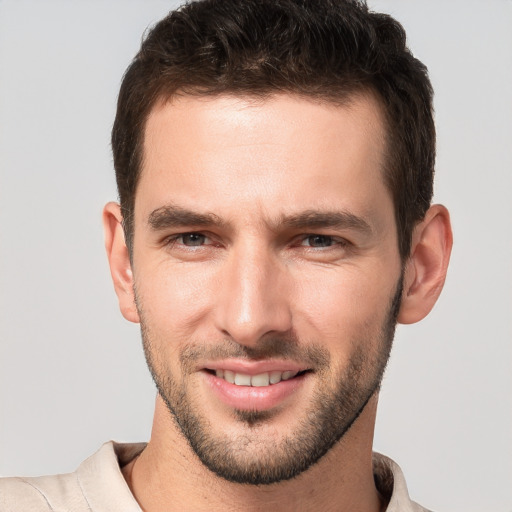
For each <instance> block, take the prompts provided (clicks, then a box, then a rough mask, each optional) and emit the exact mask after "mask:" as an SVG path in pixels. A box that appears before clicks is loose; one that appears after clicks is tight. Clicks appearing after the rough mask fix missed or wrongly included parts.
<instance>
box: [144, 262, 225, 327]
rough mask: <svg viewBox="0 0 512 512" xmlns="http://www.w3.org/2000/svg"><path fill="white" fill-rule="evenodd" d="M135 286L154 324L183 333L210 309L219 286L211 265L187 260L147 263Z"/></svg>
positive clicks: (146, 314)
mask: <svg viewBox="0 0 512 512" xmlns="http://www.w3.org/2000/svg"><path fill="white" fill-rule="evenodd" d="M135 282H136V290H137V295H138V298H139V302H140V306H141V307H142V308H143V312H144V316H145V317H146V318H147V319H148V320H150V321H151V323H152V325H153V328H157V329H158V328H159V327H158V326H161V328H162V329H165V330H167V331H169V330H171V329H172V331H171V332H172V336H173V337H176V336H179V335H180V332H181V331H186V330H188V329H190V328H191V327H193V326H194V325H196V324H197V323H198V322H199V321H200V320H201V318H203V317H204V315H205V314H206V313H207V311H208V309H209V307H210V305H211V302H212V297H214V296H215V290H218V285H217V283H216V279H215V275H214V273H213V271H212V270H211V269H208V268H204V266H203V267H202V268H201V270H200V271H198V269H197V266H194V265H190V264H187V263H177V264H173V265H169V264H166V263H163V264H159V265H153V266H151V267H146V269H145V271H144V272H143V273H141V274H136V276H135Z"/></svg>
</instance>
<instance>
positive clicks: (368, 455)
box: [123, 396, 382, 512]
mask: <svg viewBox="0 0 512 512" xmlns="http://www.w3.org/2000/svg"><path fill="white" fill-rule="evenodd" d="M376 406H377V397H376V396H374V397H373V398H372V399H371V400H370V402H369V403H368V404H367V406H366V407H365V409H364V410H363V412H362V413H361V415H360V416H359V418H358V419H357V420H356V421H355V422H354V424H353V425H352V427H351V429H350V430H349V431H348V432H347V433H346V434H345V436H344V437H343V439H342V440H341V441H339V442H338V443H337V444H336V445H335V446H334V447H333V448H332V449H331V450H330V451H329V452H328V453H327V454H326V455H325V456H324V457H322V458H321V459H320V461H318V463H317V464H315V465H314V466H312V467H311V468H309V469H308V470H307V471H305V472H304V473H302V474H300V475H299V476H298V477H296V478H293V479H291V480H286V481H283V482H279V483H275V484H271V485H260V486H255V485H247V484H237V483H232V482H229V481H227V480H224V479H223V478H220V477H218V476H217V475H215V474H214V473H212V472H211V471H210V470H209V469H207V468H206V467H205V466H204V465H203V464H202V463H201V461H200V460H199V459H198V458H197V456H196V455H195V453H194V452H193V451H192V449H191V448H190V446H189V444H188V442H187V441H186V440H185V438H184V437H183V436H182V434H181V432H179V430H178V428H177V426H176V425H175V424H174V421H173V420H172V418H171V417H170V414H169V412H168V411H167V408H166V407H165V405H164V404H163V402H162V401H161V400H160V398H157V404H156V409H155V418H154V423H153V431H152V436H151V440H150V442H149V443H148V446H147V447H146V449H145V450H144V451H143V452H142V453H141V455H140V456H139V457H138V458H137V459H135V460H134V461H132V462H131V463H130V464H128V465H127V466H125V468H123V473H124V475H125V478H126V480H127V483H128V485H129V487H130V489H131V491H132V493H133V495H134V496H135V498H136V500H137V501H138V503H139V505H140V506H141V508H142V510H143V511H144V512H158V511H161V510H165V511H174V510H176V511H178V510H179V511H188V510H190V511H197V512H201V511H203V510H205V511H206V510H208V511H211V510H227V511H230V510H233V511H234V510H246V511H248V512H257V511H263V510H265V511H266V510H269V507H270V509H271V510H280V511H294V510H305V511H307V510H311V511H313V510H315V511H316V510H325V511H330V510H333V511H334V510H336V511H353V510H360V511H365V512H366V511H367V512H378V511H379V510H380V509H381V508H382V507H381V505H382V503H381V501H380V499H379V494H378V491H377V489H376V488H375V483H374V479H373V470H372V440H373V426H374V423H375V414H376Z"/></svg>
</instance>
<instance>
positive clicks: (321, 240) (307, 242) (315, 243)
mask: <svg viewBox="0 0 512 512" xmlns="http://www.w3.org/2000/svg"><path fill="white" fill-rule="evenodd" d="M335 244H340V240H339V239H335V238H334V237H332V236H329V235H308V236H306V237H305V238H304V239H303V240H302V244H301V245H304V246H306V247H331V246H332V245H335Z"/></svg>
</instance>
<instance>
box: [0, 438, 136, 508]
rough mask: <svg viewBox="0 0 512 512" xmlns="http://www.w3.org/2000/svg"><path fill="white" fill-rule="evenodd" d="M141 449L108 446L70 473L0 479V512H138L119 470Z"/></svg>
mask: <svg viewBox="0 0 512 512" xmlns="http://www.w3.org/2000/svg"><path fill="white" fill-rule="evenodd" d="M144 447H145V444H143V443H137V444H118V443H115V442H109V443H105V444H104V445H103V446H102V447H101V448H100V449H99V450H98V451H97V452H96V453H95V454H94V455H92V456H91V457H89V458H88V459H86V460H85V461H84V462H82V464H80V466H79V467H78V469H77V470H76V471H75V472H74V473H67V474H63V475H53V476H40V477H28V478H27V477H26V478H21V477H11V478H0V512H47V511H48V512H50V511H51V512H82V511H83V512H90V511H91V510H97V511H100V510H101V511H109V512H111V511H120V512H121V511H122V512H132V511H133V512H140V508H139V507H138V504H137V502H136V501H135V499H134V498H133V496H132V495H131V493H130V490H129V489H128V486H127V485H126V482H125V480H124V478H123V476H122V473H121V468H120V466H123V465H124V464H126V463H127V462H129V461H130V460H131V459H133V457H136V456H137V455H138V454H139V453H140V452H141V451H142V450H143V449H144Z"/></svg>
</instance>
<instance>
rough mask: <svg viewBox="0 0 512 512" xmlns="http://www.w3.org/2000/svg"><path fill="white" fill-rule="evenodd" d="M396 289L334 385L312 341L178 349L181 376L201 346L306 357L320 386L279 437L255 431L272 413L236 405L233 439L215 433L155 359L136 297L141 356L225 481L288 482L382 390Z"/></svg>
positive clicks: (191, 439) (200, 453) (201, 453)
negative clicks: (373, 336)
mask: <svg viewBox="0 0 512 512" xmlns="http://www.w3.org/2000/svg"><path fill="white" fill-rule="evenodd" d="M402 286H403V276H402V277H400V279H399V281H398V284H397V287H396V291H395V294H394V296H393V297H392V300H391V301H390V305H389V308H388V311H387V314H386V317H385V320H384V322H383V323H382V325H381V328H380V332H379V334H378V338H379V339H378V341H377V343H374V340H368V339H364V338H365V335H362V337H363V339H362V340H357V341H356V342H355V344H354V346H355V347H356V349H355V351H354V353H353V354H352V355H351V358H350V360H349V361H348V364H347V366H346V368H345V370H344V371H343V372H341V374H340V375H339V378H338V379H336V385H335V387H331V388H329V389H327V386H326V385H325V381H324V382H322V381H321V377H322V375H323V374H326V373H327V371H328V369H329V366H330V357H329V353H328V352H327V351H326V350H325V349H324V348H322V347H321V346H311V345H310V346H309V347H308V348H307V349H305V348H304V347H303V346H302V345H300V344H297V340H296V339H290V338H289V337H288V338H279V339H276V338H273V339H268V340H266V341H265V342H263V344H262V346H261V347H257V348H247V347H243V346H241V345H238V344H236V343H235V342H233V341H231V340H226V346H225V347H224V348H217V349H215V348H214V349H211V348H210V349H209V348H208V346H207V345H201V344H199V345H195V346H188V347H186V348H185V349H183V351H182V353H181V354H180V363H181V369H182V372H181V375H183V376H186V375H189V374H190V371H191V370H190V369H191V368H192V367H193V366H194V361H195V360H200V359H205V355H206V354H205V351H207V352H208V356H210V357H211V356H212V355H214V354H217V355H218V356H219V357H226V356H231V357H241V356H244V357H247V358H253V359H263V358H268V357H280V358H285V359H286V358H289V359H295V360H299V361H309V362H311V364H312V365H313V366H314V367H315V372H316V374H317V375H316V376H317V378H318V380H319V381H320V382H322V383H321V384H320V385H318V386H317V387H316V390H315V391H314V394H313V396H312V399H311V401H310V402H309V403H308V404H304V408H303V411H304V412H302V411H299V412H301V413H302V419H301V420H300V421H299V422H298V424H297V425H296V427H295V428H294V429H293V430H292V431H290V432H288V433H287V434H286V435H284V436H283V435H280V436H277V435H276V436H270V435H268V432H269V431H268V430H266V431H265V432H266V433H267V435H266V436H265V437H264V441H263V440H262V439H261V438H260V436H258V431H259V430H260V429H264V428H266V427H268V424H269V423H270V422H271V421H272V417H273V416H274V414H275V412H274V411H272V410H270V411H247V410H235V411H234V418H235V419H236V420H237V421H238V422H239V423H240V424H241V425H242V426H243V430H242V432H241V433H240V434H239V435H237V436H236V437H234V436H233V435H228V434H227V433H226V432H220V433H217V432H216V430H215V429H214V428H212V427H211V425H210V422H209V420H208V419H207V418H206V417H204V416H202V415H201V411H200V410H198V408H194V401H193V398H194V392H193V390H191V389H188V387H187V385H186V379H183V380H182V382H181V383H179V382H178V381H177V380H176V379H175V378H174V377H173V375H171V373H170V371H169V369H168V368H166V367H165V366H164V365H162V364H159V361H158V356H157V354H156V353H155V351H154V350H153V347H154V343H153V340H152V335H151V331H150V329H149V326H148V324H147V323H146V322H145V321H144V314H143V307H142V305H141V304H140V302H139V301H138V302H137V305H138V308H139V314H140V317H141V331H142V339H143V346H144V353H145V356H146V361H147V363H148V367H149V369H150V372H151V375H152V377H153V380H154V381H155V384H156V386H157V389H158V392H159V394H160V396H161V397H162V399H163V400H164V402H165V404H166V406H167V409H168V410H169V412H170V415H171V417H172V418H173V420H174V422H175V424H176V425H177V427H178V429H179V431H180V432H181V433H182V434H183V436H184V438H185V439H186V440H187V442H188V443H189V445H190V447H191V448H192V450H193V451H194V452H195V454H196V455H197V457H198V458H199V460H200V461H201V462H202V463H203V464H204V465H205V466H206V467H207V468H208V469H210V470H211V471H212V472H213V473H215V474H216V475H217V476H219V477H221V478H223V479H225V480H228V481H230V482H236V483H240V484H250V485H268V484H273V483H277V482H280V481H283V480H289V479H291V478H294V477H296V476H298V475H299V474H301V473H302V472H304V471H306V470H307V469H309V468H310V467H311V466H313V465H314V464H315V463H317V462H318V461H319V460H320V459H321V458H322V457H323V456H324V455H325V454H326V453H327V452H328V451H329V450H330V449H331V448H332V447H333V446H334V445H335V444H336V443H337V442H338V441H340V440H341V439H342V438H343V436H344V435H345V434H346V433H347V431H348V430H349V429H350V427H351V426H352V425H353V423H354V422H355V421H356V419H357V418H358V417H359V415H360V414H361V413H362V411H363V410H364V409H365V407H366V405H367V404H368V402H369V400H370V399H371V398H372V396H374V395H375V394H376V393H377V392H378V390H379V388H380V384H381V381H382V377H383V375H384V371H385V369H386V366H387V362H388V360H389V356H390V353H391V348H392V344H393V337H394V333H395V326H396V319H397V316H398V311H399V308H400V300H401V295H402ZM366 336H368V333H366ZM368 347H376V350H374V353H369V351H368ZM217 430H218V429H217Z"/></svg>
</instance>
